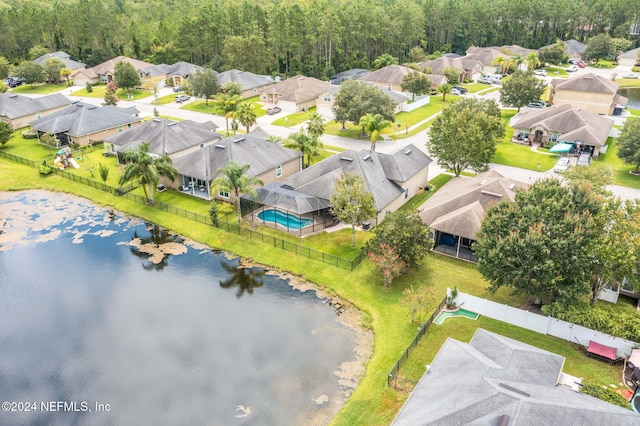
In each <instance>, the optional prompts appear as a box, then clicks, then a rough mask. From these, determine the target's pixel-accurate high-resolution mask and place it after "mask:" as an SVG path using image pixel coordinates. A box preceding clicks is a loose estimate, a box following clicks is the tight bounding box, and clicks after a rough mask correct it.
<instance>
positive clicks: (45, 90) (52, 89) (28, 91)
mask: <svg viewBox="0 0 640 426" xmlns="http://www.w3.org/2000/svg"><path fill="white" fill-rule="evenodd" d="M67 87H69V86H67V83H66V82H65V83H58V84H45V83H40V84H34V85H31V84H23V85H22V86H18V87H14V88H13V89H11V91H12V92H13V93H19V94H24V95H48V94H50V93H56V92H59V91H61V90H64V89H66V88H67Z"/></svg>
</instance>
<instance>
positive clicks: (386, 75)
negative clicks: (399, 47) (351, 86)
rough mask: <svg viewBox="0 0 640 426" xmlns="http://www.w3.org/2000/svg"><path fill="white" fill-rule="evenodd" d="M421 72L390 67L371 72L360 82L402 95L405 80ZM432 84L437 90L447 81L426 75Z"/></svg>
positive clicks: (397, 66) (440, 76)
mask: <svg viewBox="0 0 640 426" xmlns="http://www.w3.org/2000/svg"><path fill="white" fill-rule="evenodd" d="M413 72H418V73H419V72H420V71H416V70H414V69H412V68H408V67H405V66H403V65H389V66H386V67H384V68H380V69H379V70H376V71H373V72H370V73H369V74H367V75H365V76H363V77H360V78H359V79H358V80H360V81H367V82H370V83H372V84H375V85H376V86H378V87H379V88H381V89H382V90H391V91H394V92H398V93H402V92H403V90H402V81H403V80H404V78H405V77H406V76H407V75H409V74H411V73H413ZM425 75H426V76H427V78H429V80H430V81H431V83H432V87H433V88H435V87H437V86H439V85H440V84H442V81H445V82H446V80H447V78H446V77H445V76H443V75H436V74H425Z"/></svg>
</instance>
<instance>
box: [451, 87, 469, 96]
mask: <svg viewBox="0 0 640 426" xmlns="http://www.w3.org/2000/svg"><path fill="white" fill-rule="evenodd" d="M453 89H456V90H457V91H458V92H460V93H461V94H463V95H464V94H465V93H467V92H469V90H468V89H467V88H465V87H462V86H453Z"/></svg>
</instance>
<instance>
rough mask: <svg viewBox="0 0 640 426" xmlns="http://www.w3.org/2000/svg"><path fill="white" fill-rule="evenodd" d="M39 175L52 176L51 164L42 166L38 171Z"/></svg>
mask: <svg viewBox="0 0 640 426" xmlns="http://www.w3.org/2000/svg"><path fill="white" fill-rule="evenodd" d="M38 173H40V174H41V175H48V174H51V173H53V166H51V165H49V164H41V165H40V168H39V169H38Z"/></svg>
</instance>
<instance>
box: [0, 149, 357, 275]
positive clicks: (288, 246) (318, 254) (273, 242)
mask: <svg viewBox="0 0 640 426" xmlns="http://www.w3.org/2000/svg"><path fill="white" fill-rule="evenodd" d="M0 157H4V158H6V159H9V160H11V161H14V162H17V163H20V164H25V165H28V166H31V167H39V164H36V162H35V161H33V160H28V159H26V158H22V157H18V156H17V155H13V154H9V153H5V152H2V151H0ZM53 173H55V174H56V175H58V176H62V177H64V178H66V179H69V180H72V181H74V182H77V183H80V184H83V185H87V186H90V187H92V188H96V189H99V190H101V191H105V192H108V193H110V194H115V195H118V196H121V197H124V198H126V199H128V200H131V201H133V202H135V203H138V204H146V205H149V204H147V199H146V198H145V197H142V196H140V195H137V194H132V193H131V192H130V191H131V190H133V189H135V188H136V187H137V186H135V185H133V184H129V185H127V186H124V187H113V186H110V185H107V184H105V183H100V182H98V181H95V180H92V179H87V178H85V177H82V176H79V175H76V174H74V173H69V172H67V171H64V170H58V169H54V172H53ZM149 206H152V207H155V208H157V209H159V210H162V211H164V212H167V213H171V214H173V215H176V216H180V217H184V218H185V219H188V220H193V221H195V222H199V223H204V224H206V225H210V226H216V227H218V228H220V229H223V230H225V231H227V232H229V233H233V234H238V235H240V236H243V237H248V238H249V239H251V240H255V241H260V242H262V243H265V244H269V245H270V246H272V247H274V248H276V249H280V250H284V251H287V252H290V253H295V254H296V255H298V256H304V257H307V258H309V259H312V260H315V261H319V262H322V263H326V264H328V265H333V266H337V267H339V268H342V269H346V270H349V271H353V270H354V269H355V268H356V267H357V266H358V265H360V264H361V263H362V261H363V260H364V259H365V258H366V256H365V255H363V254H362V253H359V254H358V255H357V256H356V257H354V258H353V259H345V258H342V257H339V256H334V255H332V254H329V253H325V252H322V251H319V250H315V249H312V248H309V247H305V246H301V245H299V244H297V243H294V242H291V241H287V240H285V239H282V238H277V237H273V236H271V235H266V234H263V233H261V232H258V231H255V230H253V229H251V228H249V227H246V226H240V225H238V224H237V223H229V222H222V221H218V223H214V222H213V220H211V217H209V216H206V215H202V214H200V213H196V212H192V211H190V210H185V209H182V208H179V207H176V206H173V205H171V204H167V203H163V202H161V201H155V202H154V203H153V204H151V205H149Z"/></svg>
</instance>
